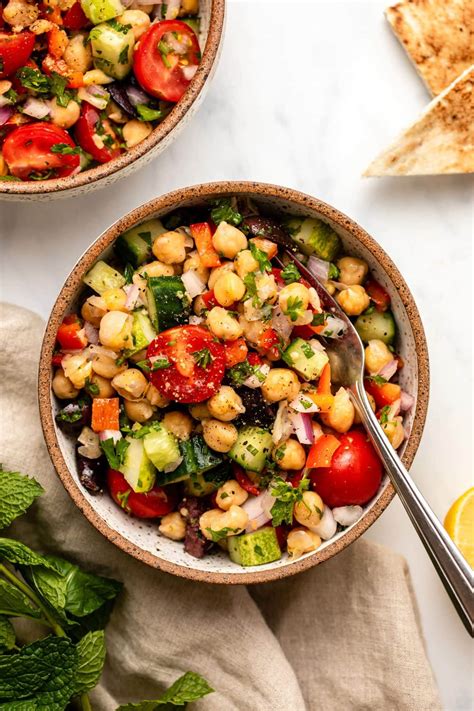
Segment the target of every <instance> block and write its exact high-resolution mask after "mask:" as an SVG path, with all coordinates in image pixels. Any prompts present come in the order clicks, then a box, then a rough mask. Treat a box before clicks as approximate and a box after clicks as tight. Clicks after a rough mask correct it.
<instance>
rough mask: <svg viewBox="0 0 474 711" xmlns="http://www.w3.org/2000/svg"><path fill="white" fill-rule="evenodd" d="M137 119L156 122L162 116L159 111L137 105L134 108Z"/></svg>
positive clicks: (144, 105) (143, 105)
mask: <svg viewBox="0 0 474 711" xmlns="http://www.w3.org/2000/svg"><path fill="white" fill-rule="evenodd" d="M135 108H136V110H137V114H138V118H139V119H141V120H142V121H156V120H157V119H160V118H161V117H162V116H163V112H162V111H161V109H153V108H151V107H150V106H147V105H146V104H137V105H136V106H135Z"/></svg>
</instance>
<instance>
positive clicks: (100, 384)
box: [89, 363, 115, 398]
mask: <svg viewBox="0 0 474 711" xmlns="http://www.w3.org/2000/svg"><path fill="white" fill-rule="evenodd" d="M91 369H92V363H91ZM89 382H90V384H91V385H92V388H90V390H89V393H90V395H91V397H93V398H94V397H114V395H115V389H114V387H113V385H112V383H111V382H110V380H108V379H107V378H103V377H102V376H101V375H97V373H92V375H91V376H90V378H89Z"/></svg>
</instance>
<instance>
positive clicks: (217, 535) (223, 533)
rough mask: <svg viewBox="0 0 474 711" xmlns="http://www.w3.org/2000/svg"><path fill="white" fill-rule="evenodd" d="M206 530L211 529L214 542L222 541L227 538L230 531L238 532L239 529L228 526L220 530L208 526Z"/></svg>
mask: <svg viewBox="0 0 474 711" xmlns="http://www.w3.org/2000/svg"><path fill="white" fill-rule="evenodd" d="M206 531H209V535H210V536H211V540H212V541H214V543H219V541H222V540H223V539H224V538H227V534H228V533H238V532H239V529H238V528H228V527H226V528H221V530H220V531H213V529H212V528H206Z"/></svg>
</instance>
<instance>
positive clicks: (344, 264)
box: [52, 198, 414, 566]
mask: <svg viewBox="0 0 474 711" xmlns="http://www.w3.org/2000/svg"><path fill="white" fill-rule="evenodd" d="M288 247H291V249H293V250H297V254H298V256H299V258H300V259H301V260H303V261H304V262H305V263H306V266H307V268H308V269H309V270H310V271H311V273H312V274H314V276H315V277H316V278H317V279H318V280H320V281H321V283H323V284H324V285H325V287H326V288H327V289H328V290H329V291H330V292H331V293H332V294H334V295H335V298H336V300H337V301H338V303H339V304H340V306H341V307H342V309H343V310H344V311H345V312H346V313H347V314H348V315H349V316H350V317H352V318H353V319H354V321H355V327H356V329H357V331H358V333H359V335H360V337H361V339H362V340H363V342H364V343H365V345H366V348H365V356H366V370H367V377H366V378H365V386H366V390H367V394H368V397H369V400H370V402H371V405H372V407H373V409H374V411H375V412H376V414H377V417H378V419H379V421H380V423H381V426H382V428H383V430H384V432H385V434H386V436H387V437H388V439H389V440H390V442H391V444H392V445H393V447H394V448H397V447H399V446H400V445H401V444H402V442H403V440H404V439H405V437H406V433H405V429H404V426H403V416H404V413H405V412H406V411H408V410H409V409H410V408H411V407H412V406H413V403H414V400H413V397H412V396H411V395H410V394H408V393H406V392H404V391H402V389H401V387H400V385H399V384H398V383H397V382H396V380H397V374H398V372H399V371H400V369H401V368H403V361H402V359H401V358H400V356H398V355H397V354H396V353H395V351H394V343H395V337H396V324H395V320H394V318H393V315H392V312H391V310H390V296H389V295H388V294H387V292H386V291H385V289H384V288H383V287H382V286H381V285H380V284H379V283H377V282H376V281H375V280H374V279H373V277H372V276H371V274H370V273H369V269H368V265H367V264H366V263H365V262H364V261H363V260H362V259H359V258H357V257H352V256H349V255H345V254H344V252H343V246H342V243H341V240H340V238H339V236H338V235H337V234H336V232H335V231H333V230H332V228H331V227H330V226H329V225H328V224H326V223H325V222H323V221H321V220H318V219H314V218H303V217H290V218H288V217H285V218H284V219H278V218H275V217H269V216H264V215H261V214H259V213H258V211H257V208H256V207H255V205H253V203H252V202H250V201H248V200H237V199H236V198H232V199H230V198H226V199H221V200H216V201H213V202H212V204H210V205H208V206H205V207H199V208H189V209H186V210H181V211H177V212H174V213H172V214H169V215H168V216H166V217H164V218H162V219H151V220H148V221H146V222H144V223H142V224H140V225H138V226H136V227H133V228H132V229H130V230H128V231H127V232H125V233H123V234H122V235H121V236H120V237H119V238H118V239H117V240H116V242H115V244H114V247H113V252H112V256H111V257H110V259H108V260H107V261H104V260H100V261H97V262H96V263H95V264H94V266H93V267H92V268H91V269H90V270H89V272H88V273H87V274H86V275H85V276H84V279H83V281H84V284H85V288H86V291H85V293H84V294H83V296H82V299H81V301H80V304H81V308H80V313H72V314H69V315H68V316H66V317H65V318H64V321H63V323H62V324H61V326H60V328H59V330H58V333H57V350H56V351H55V353H54V356H53V367H54V376H53V381H52V388H53V391H54V394H55V395H56V398H58V400H59V401H60V403H59V410H58V412H57V415H56V422H57V425H58V426H59V427H60V428H61V429H62V430H64V431H65V432H66V433H68V434H70V435H72V436H73V437H75V438H76V456H77V463H78V472H79V479H80V481H81V483H82V485H83V486H84V487H85V488H86V489H87V490H88V491H89V492H91V493H92V494H99V493H100V492H102V491H103V490H107V491H108V492H109V494H110V496H111V497H112V498H113V500H114V501H115V502H116V504H117V505H118V506H120V507H121V508H122V509H123V510H124V511H125V512H126V513H127V514H129V515H131V516H135V517H138V518H145V519H156V520H157V529H158V531H159V532H160V534H161V535H163V536H166V537H167V538H170V539H172V540H174V541H183V542H184V547H185V550H186V551H187V552H188V553H189V554H190V555H192V556H195V557H197V558H201V557H203V556H204V555H206V554H208V553H210V552H211V551H212V550H213V549H214V550H216V549H217V550H218V549H224V550H226V551H228V554H229V556H230V558H231V559H232V561H234V562H235V563H237V564H239V565H242V566H255V565H261V564H265V563H270V562H272V561H275V560H278V559H280V558H281V556H282V554H283V552H284V551H285V550H286V551H287V553H288V556H290V557H292V558H297V557H298V556H301V555H302V554H304V553H308V552H310V551H314V550H316V549H317V548H318V547H319V546H320V545H321V543H322V541H324V540H328V539H330V538H332V537H333V536H334V535H335V534H336V532H337V531H339V530H341V528H343V527H345V526H349V525H351V524H352V523H354V522H355V521H356V520H357V519H358V518H360V516H361V515H362V513H363V509H362V506H363V505H364V504H366V503H368V502H369V501H370V500H371V499H372V498H373V497H374V496H375V494H376V493H377V491H378V489H379V487H380V484H381V480H382V474H383V471H382V464H381V462H380V460H379V458H378V456H377V454H376V452H375V450H374V448H373V447H372V444H371V443H370V441H369V440H368V438H367V436H366V433H365V431H364V430H363V429H362V427H361V426H360V422H359V420H358V416H357V414H356V412H355V410H354V406H353V404H352V402H351V400H350V398H349V394H348V392H347V391H346V390H345V389H344V388H339V389H336V388H334V386H333V385H332V383H331V366H330V362H329V358H328V355H327V353H326V348H325V344H327V343H328V339H331V341H332V342H333V341H334V339H336V340H337V339H338V338H340V336H341V335H342V334H343V331H344V328H345V324H344V322H343V321H342V320H341V319H338V318H337V317H335V316H334V315H332V314H330V313H326V312H324V311H323V309H322V308H321V304H320V301H319V298H318V295H317V292H316V290H315V289H314V288H312V287H311V286H310V284H309V283H308V282H307V281H306V280H305V279H304V278H302V276H301V274H300V273H299V271H298V269H297V268H296V266H295V264H294V263H293V262H292V261H291V260H290V259H289V258H288V256H285V254H284V252H285V250H286V249H287V248H288ZM282 248H283V249H282ZM279 252H280V253H281V258H280V255H279Z"/></svg>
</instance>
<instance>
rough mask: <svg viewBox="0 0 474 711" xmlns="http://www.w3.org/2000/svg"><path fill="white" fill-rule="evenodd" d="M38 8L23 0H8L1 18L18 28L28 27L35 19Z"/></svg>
mask: <svg viewBox="0 0 474 711" xmlns="http://www.w3.org/2000/svg"><path fill="white" fill-rule="evenodd" d="M38 15H39V8H38V7H37V6H36V5H35V4H33V3H29V2H24V0H10V2H8V3H7V5H6V6H5V9H4V11H3V19H4V20H5V22H6V23H7V24H8V25H12V26H13V27H14V28H18V30H21V29H23V28H24V27H29V26H30V25H32V24H33V22H34V21H35V20H36V19H37V17H38Z"/></svg>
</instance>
